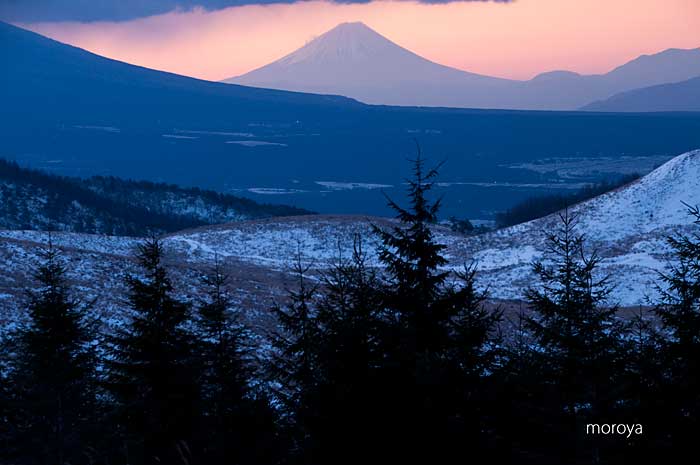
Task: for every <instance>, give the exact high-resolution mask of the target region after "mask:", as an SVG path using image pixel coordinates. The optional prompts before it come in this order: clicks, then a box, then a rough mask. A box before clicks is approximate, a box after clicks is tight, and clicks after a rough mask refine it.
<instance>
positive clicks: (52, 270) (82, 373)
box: [0, 236, 96, 464]
mask: <svg viewBox="0 0 700 465" xmlns="http://www.w3.org/2000/svg"><path fill="white" fill-rule="evenodd" d="M41 257H42V260H43V263H42V264H41V265H40V266H39V268H38V269H37V271H36V273H35V280H36V282H37V283H38V284H39V286H40V287H39V288H38V289H36V290H28V291H27V293H28V300H29V302H28V304H27V307H26V309H27V315H28V321H27V322H26V324H22V325H21V326H20V328H19V329H18V330H17V331H16V332H15V333H14V334H12V335H11V339H10V341H9V343H10V344H11V346H12V350H11V351H9V353H11V354H14V357H13V358H11V359H10V360H8V361H7V362H8V369H9V370H8V371H9V374H8V378H9V382H10V387H11V389H10V390H9V392H8V395H9V397H8V400H9V403H8V404H9V405H8V407H9V413H10V416H9V418H10V421H11V422H12V424H11V430H10V436H9V441H6V445H7V446H8V448H7V449H4V450H3V451H2V452H0V456H4V459H3V462H5V463H57V464H68V463H74V464H80V463H90V462H91V460H92V459H93V457H92V456H91V450H90V442H91V439H94V438H92V437H91V429H92V427H93V426H94V420H95V418H94V414H95V406H96V400H95V396H96V379H95V366H96V357H95V353H94V350H93V348H92V346H91V342H92V339H93V333H94V331H93V329H94V328H93V327H92V326H93V325H92V324H91V323H90V322H88V320H87V316H86V311H87V306H85V305H82V304H81V303H80V302H78V301H77V300H75V299H74V298H73V297H72V296H71V290H70V289H69V287H68V284H67V281H66V268H65V267H64V265H63V263H62V260H61V257H60V253H59V251H58V250H57V249H56V248H55V247H54V246H53V242H52V239H51V236H49V241H48V246H47V247H46V248H45V249H44V250H43V251H42V252H41Z"/></svg>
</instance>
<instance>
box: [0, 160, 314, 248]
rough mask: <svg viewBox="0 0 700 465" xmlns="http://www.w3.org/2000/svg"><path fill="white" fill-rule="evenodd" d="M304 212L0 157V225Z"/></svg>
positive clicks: (57, 226)
mask: <svg viewBox="0 0 700 465" xmlns="http://www.w3.org/2000/svg"><path fill="white" fill-rule="evenodd" d="M308 213H309V212H307V211H305V210H300V209H296V208H292V207H286V206H283V205H267V204H258V203H256V202H254V201H252V200H250V199H245V198H241V197H235V196H232V195H225V194H220V193H217V192H212V191H206V190H201V189H184V188H181V187H178V186H173V185H168V184H155V183H151V182H146V181H140V182H136V181H128V180H123V179H118V178H113V177H91V178H87V179H78V178H68V177H59V176H55V175H50V174H47V173H43V172H41V171H36V170H30V169H26V168H21V167H20V166H18V165H17V164H16V163H9V162H6V161H5V160H2V159H0V229H23V230H40V231H41V230H54V231H56V230H58V231H70V232H78V233H92V234H108V235H121V236H144V235H148V234H162V233H164V232H172V231H177V230H179V229H185V228H191V227H196V226H202V225H205V224H216V223H224V222H229V221H236V220H245V219H255V218H267V217H271V216H285V215H299V214H308Z"/></svg>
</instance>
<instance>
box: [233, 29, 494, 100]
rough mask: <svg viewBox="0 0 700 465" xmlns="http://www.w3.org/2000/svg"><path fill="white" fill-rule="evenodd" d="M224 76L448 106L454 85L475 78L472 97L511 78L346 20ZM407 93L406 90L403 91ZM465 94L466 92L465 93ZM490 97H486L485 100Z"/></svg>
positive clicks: (253, 82)
mask: <svg viewBox="0 0 700 465" xmlns="http://www.w3.org/2000/svg"><path fill="white" fill-rule="evenodd" d="M225 82H229V83H236V84H243V85H253V86H256V87H266V88H274V89H286V90H295V91H301V92H316V93H331V94H333V93H340V94H343V95H355V96H358V98H361V99H362V100H363V101H364V102H367V103H382V104H395V103H399V104H410V105H431V106H445V105H446V104H449V102H450V101H451V99H452V98H453V97H451V96H450V95H449V94H448V92H450V90H452V88H453V86H460V87H461V86H463V85H465V84H470V85H472V86H473V90H472V91H471V92H470V90H471V89H470V88H468V87H464V88H462V89H461V91H462V92H470V95H469V96H468V98H470V99H472V100H473V101H474V102H476V103H477V104H475V105H473V106H475V107H478V106H483V105H481V104H479V102H480V99H482V98H483V96H481V95H479V92H483V91H486V90H487V89H491V90H493V91H496V90H497V89H500V88H502V87H503V85H505V84H506V83H507V82H508V80H506V79H499V78H492V77H488V76H482V75H479V74H474V73H468V72H465V71H461V70H458V69H454V68H450V67H448V66H443V65H440V64H437V63H434V62H432V61H429V60H426V59H425V58H422V57H420V56H418V55H416V54H415V53H413V52H411V51H409V50H407V49H405V48H403V47H401V46H399V45H397V44H395V43H393V42H391V41H390V40H388V39H387V38H385V37H383V36H381V35H380V34H378V33H376V32H375V31H373V30H372V29H370V28H369V27H367V26H366V25H364V24H363V23H359V22H357V23H342V24H340V25H338V26H336V27H335V28H333V29H331V30H330V31H328V32H326V33H325V34H323V35H321V36H319V37H317V38H315V39H314V40H312V41H311V42H309V43H308V44H306V45H305V46H303V47H302V48H300V49H298V50H296V51H294V52H292V53H290V54H289V55H287V56H285V57H283V58H281V59H279V60H277V61H275V62H273V63H270V64H268V65H266V66H263V67H261V68H258V69H256V70H253V71H251V72H249V73H247V74H244V75H243V76H239V77H234V78H230V79H227V80H226V81H225ZM402 95H403V96H402ZM462 97H466V96H462ZM486 102H487V100H486V99H484V100H483V102H482V103H483V104H486Z"/></svg>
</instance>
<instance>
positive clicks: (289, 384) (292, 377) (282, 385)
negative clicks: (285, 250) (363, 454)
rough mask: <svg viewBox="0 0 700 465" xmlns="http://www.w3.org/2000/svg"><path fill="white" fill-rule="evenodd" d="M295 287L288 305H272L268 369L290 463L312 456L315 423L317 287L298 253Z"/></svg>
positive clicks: (318, 331) (316, 390) (295, 268)
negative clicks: (288, 440)
mask: <svg viewBox="0 0 700 465" xmlns="http://www.w3.org/2000/svg"><path fill="white" fill-rule="evenodd" d="M293 271H294V274H295V277H296V280H297V287H296V289H294V290H291V289H290V290H289V291H288V294H289V303H288V304H287V305H286V306H280V305H276V306H275V307H273V309H272V310H273V312H274V314H275V315H276V317H277V320H278V322H279V329H278V330H277V331H275V332H274V333H273V335H272V345H273V347H274V349H275V350H276V353H275V354H274V355H273V357H272V360H271V361H270V364H269V367H268V374H269V376H270V378H271V381H272V382H273V383H274V384H275V385H276V386H277V388H276V389H275V391H276V392H275V395H276V398H277V402H279V404H280V408H281V413H282V420H283V421H284V422H285V423H286V424H287V425H288V426H290V427H292V429H293V431H292V435H293V441H294V444H293V446H292V448H293V450H292V451H291V454H290V459H289V460H292V461H300V462H302V463H304V462H308V461H309V460H310V458H311V457H312V456H313V454H314V449H315V444H314V437H313V434H312V431H313V429H314V426H315V424H316V421H317V416H318V415H317V411H316V410H315V409H314V406H315V405H316V404H315V402H314V401H313V398H314V397H315V396H316V395H317V393H318V386H319V380H318V358H317V354H318V353H319V348H318V347H319V346H318V345H319V342H320V337H319V335H320V329H319V322H318V318H317V314H316V310H315V308H314V300H315V295H316V292H317V288H316V286H314V285H310V284H309V279H308V277H307V276H308V271H309V266H308V265H304V264H303V261H302V256H301V253H300V252H298V253H297V257H296V261H295V263H294V270H293Z"/></svg>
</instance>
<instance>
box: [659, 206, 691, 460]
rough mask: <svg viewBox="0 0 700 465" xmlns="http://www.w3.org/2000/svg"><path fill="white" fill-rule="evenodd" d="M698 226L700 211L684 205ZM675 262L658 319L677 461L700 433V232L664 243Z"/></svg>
mask: <svg viewBox="0 0 700 465" xmlns="http://www.w3.org/2000/svg"><path fill="white" fill-rule="evenodd" d="M688 209H689V213H690V215H691V216H692V218H693V219H694V223H695V225H696V226H699V227H700V210H699V209H698V207H690V206H688ZM668 243H669V245H670V247H671V249H672V250H673V253H674V258H675V260H674V262H673V263H671V264H670V265H669V269H668V270H667V271H666V273H664V274H662V275H661V283H660V286H659V290H660V292H661V304H660V305H659V306H658V307H657V310H656V312H657V314H658V316H659V317H660V319H661V322H662V324H663V329H664V332H665V333H666V334H667V340H666V341H665V351H664V352H665V360H663V364H664V366H666V367H668V384H667V385H666V388H665V390H664V393H663V397H664V398H665V399H667V400H668V404H669V405H668V406H667V409H668V410H669V411H671V415H672V416H671V418H669V419H668V420H667V421H668V425H669V427H670V429H671V441H672V444H673V449H674V453H675V454H676V456H677V457H682V456H683V454H685V453H689V452H692V451H694V449H695V442H696V438H697V434H698V433H699V432H700V421H698V415H700V232H698V228H696V229H695V231H693V232H691V233H689V234H679V235H676V236H671V237H669V238H668Z"/></svg>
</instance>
